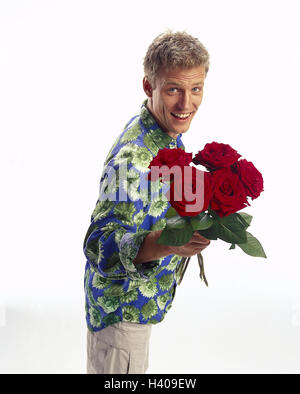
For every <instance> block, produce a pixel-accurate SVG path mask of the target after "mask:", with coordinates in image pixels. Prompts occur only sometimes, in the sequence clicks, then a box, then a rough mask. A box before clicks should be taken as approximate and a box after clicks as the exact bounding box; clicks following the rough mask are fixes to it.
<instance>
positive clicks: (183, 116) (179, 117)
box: [171, 112, 192, 122]
mask: <svg viewBox="0 0 300 394" xmlns="http://www.w3.org/2000/svg"><path fill="white" fill-rule="evenodd" d="M171 115H172V116H173V117H174V118H175V119H176V120H178V121H179V122H185V121H186V120H188V119H189V118H190V117H191V115H192V112H188V113H185V114H180V113H174V112H171Z"/></svg>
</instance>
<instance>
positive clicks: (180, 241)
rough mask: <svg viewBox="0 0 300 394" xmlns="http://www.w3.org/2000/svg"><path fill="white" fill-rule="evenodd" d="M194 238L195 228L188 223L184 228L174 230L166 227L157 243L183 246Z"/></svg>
mask: <svg viewBox="0 0 300 394" xmlns="http://www.w3.org/2000/svg"><path fill="white" fill-rule="evenodd" d="M192 236H193V228H192V226H191V225H190V223H188V222H185V226H184V227H183V228H173V227H169V226H168V225H166V227H165V228H164V229H163V231H162V233H161V235H160V237H159V238H158V239H157V241H156V242H157V243H158V244H159V245H171V246H182V245H185V244H186V243H187V242H189V241H190V239H191V238H192Z"/></svg>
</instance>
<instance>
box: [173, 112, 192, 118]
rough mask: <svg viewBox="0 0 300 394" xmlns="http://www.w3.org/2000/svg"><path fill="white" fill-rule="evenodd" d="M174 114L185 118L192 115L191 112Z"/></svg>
mask: <svg viewBox="0 0 300 394" xmlns="http://www.w3.org/2000/svg"><path fill="white" fill-rule="evenodd" d="M174 115H175V116H178V118H182V119H184V118H188V117H189V116H190V113H189V114H174Z"/></svg>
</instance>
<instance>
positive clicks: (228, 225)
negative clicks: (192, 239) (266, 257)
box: [216, 213, 247, 244]
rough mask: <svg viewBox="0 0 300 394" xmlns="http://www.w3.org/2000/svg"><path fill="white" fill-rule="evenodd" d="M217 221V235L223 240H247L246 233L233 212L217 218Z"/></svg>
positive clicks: (241, 241) (234, 241)
mask: <svg viewBox="0 0 300 394" xmlns="http://www.w3.org/2000/svg"><path fill="white" fill-rule="evenodd" d="M216 221H217V222H218V226H219V227H218V237H219V238H220V239H222V240H223V241H225V242H229V243H231V244H233V243H244V242H247V235H246V231H245V228H244V225H243V224H242V223H241V222H240V220H239V219H238V217H237V215H236V214H235V213H233V214H231V215H228V216H225V217H223V218H217V219H216Z"/></svg>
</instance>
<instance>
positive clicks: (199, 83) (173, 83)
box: [166, 81, 204, 86]
mask: <svg viewBox="0 0 300 394" xmlns="http://www.w3.org/2000/svg"><path fill="white" fill-rule="evenodd" d="M166 85H176V86H181V84H180V83H177V82H171V81H170V82H167V83H166ZM193 85H204V83H203V81H200V82H195V83H193Z"/></svg>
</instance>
